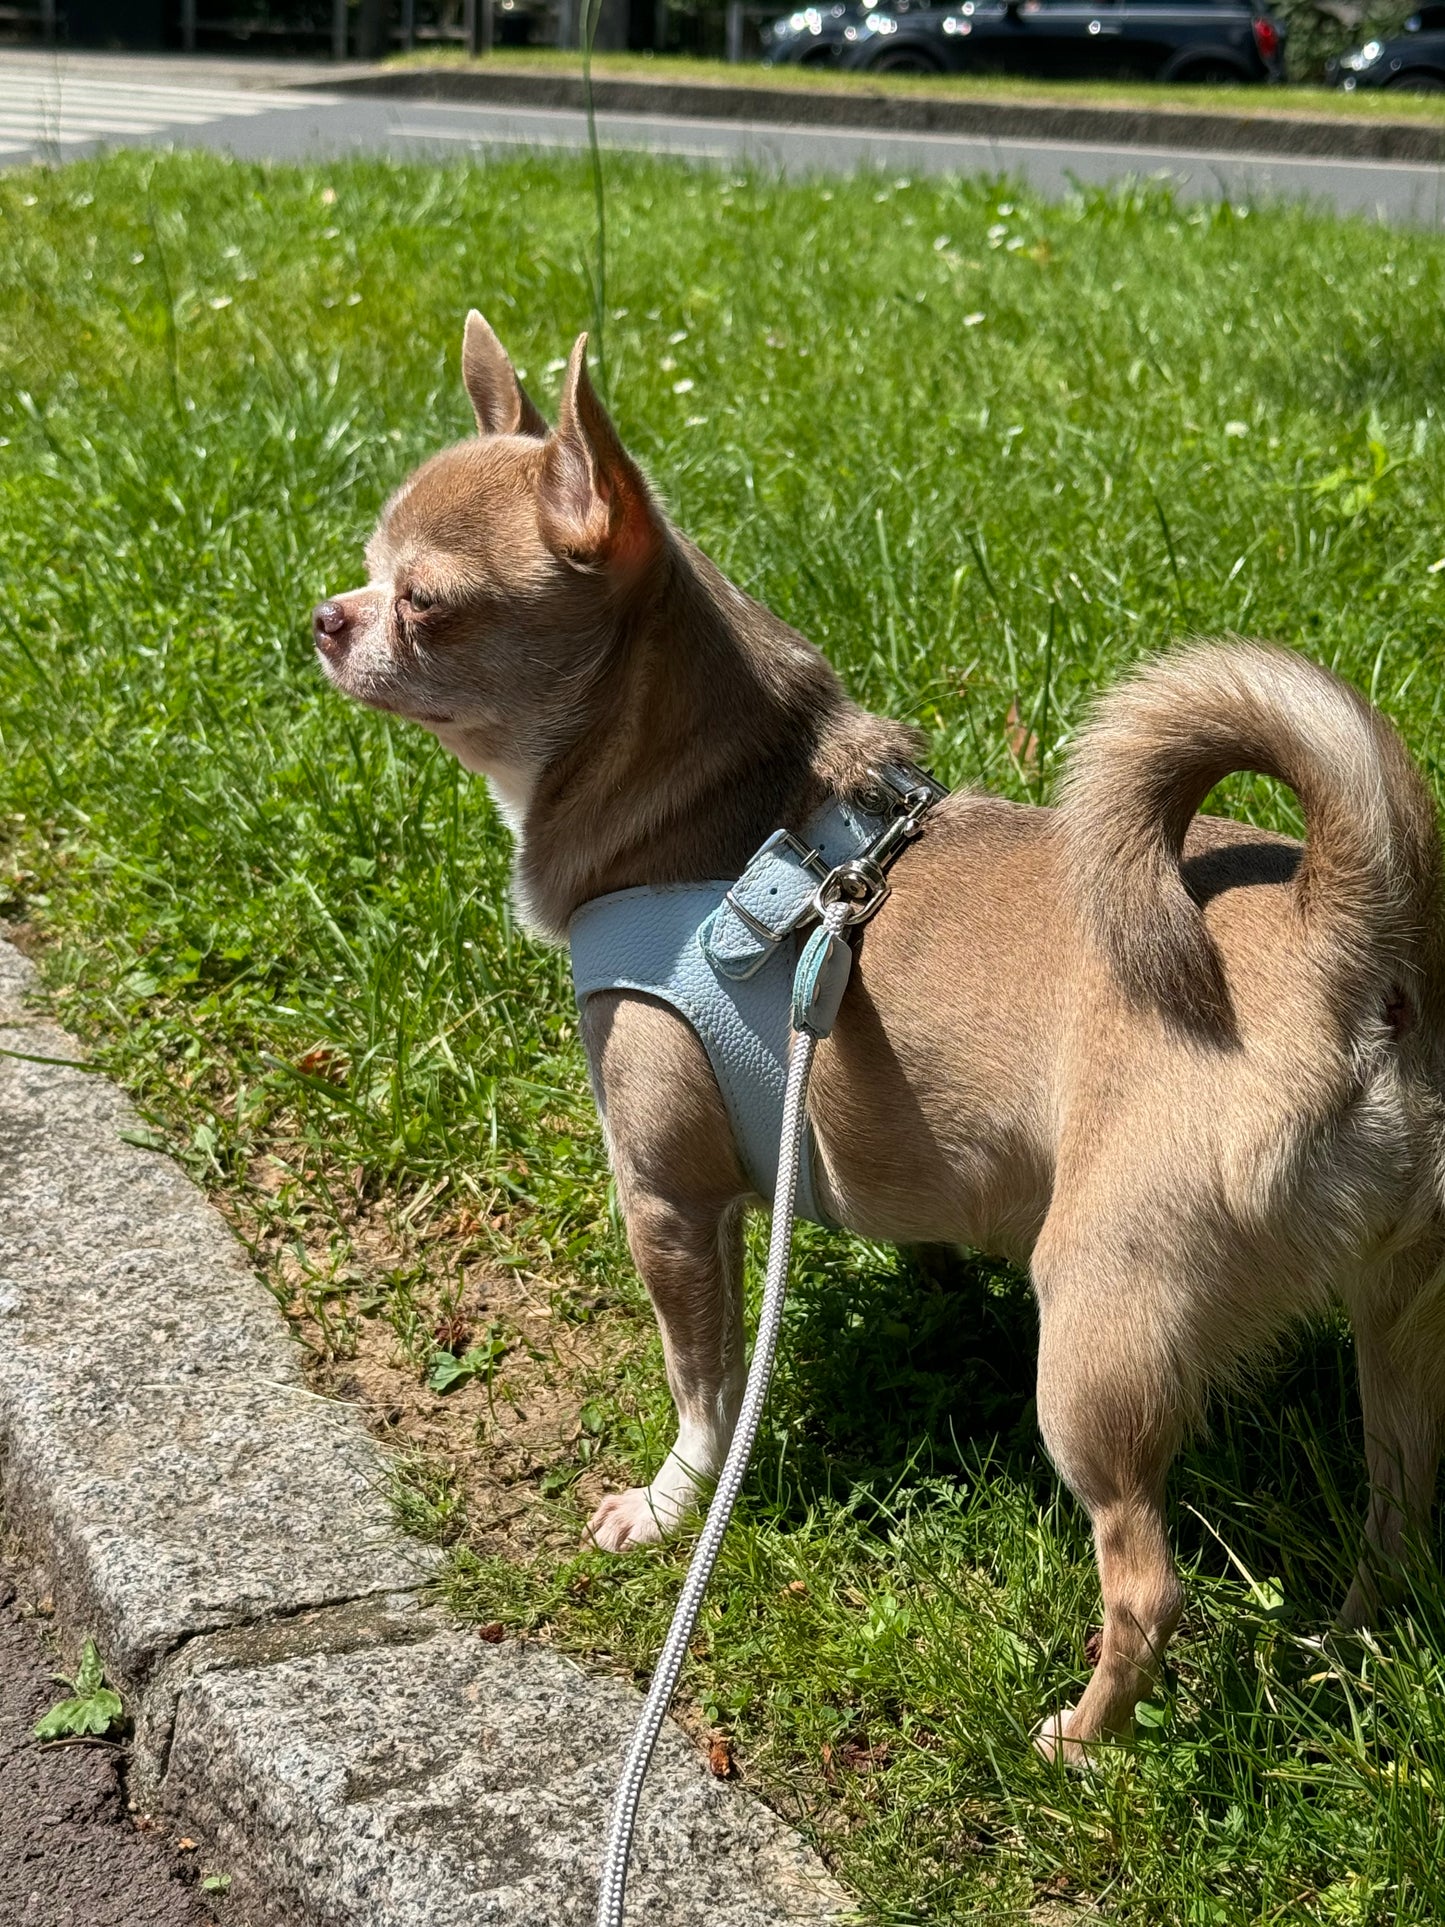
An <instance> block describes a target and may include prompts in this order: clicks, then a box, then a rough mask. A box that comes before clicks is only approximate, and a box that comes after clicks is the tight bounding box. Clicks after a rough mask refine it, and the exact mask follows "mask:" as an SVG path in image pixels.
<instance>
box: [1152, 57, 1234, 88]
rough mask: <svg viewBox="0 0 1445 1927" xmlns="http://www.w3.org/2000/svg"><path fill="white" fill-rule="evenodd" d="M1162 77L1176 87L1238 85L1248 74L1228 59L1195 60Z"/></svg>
mask: <svg viewBox="0 0 1445 1927" xmlns="http://www.w3.org/2000/svg"><path fill="white" fill-rule="evenodd" d="M1163 78H1165V79H1166V80H1168V81H1170V82H1171V83H1172V84H1173V85H1174V86H1176V87H1238V86H1240V85H1241V84H1242V83H1243V82H1244V81H1245V80H1246V79H1247V78H1248V75H1246V74H1244V73H1242V72H1241V71H1240V69H1239V68H1238V67H1236V66H1234V64H1233V63H1232V62H1231V61H1228V60H1196V61H1192V62H1191V63H1190V65H1189V66H1187V67H1181V68H1180V69H1179V70H1178V72H1177V73H1172V74H1166V75H1165V76H1163Z"/></svg>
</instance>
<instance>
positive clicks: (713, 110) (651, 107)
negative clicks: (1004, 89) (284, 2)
mask: <svg viewBox="0 0 1445 1927" xmlns="http://www.w3.org/2000/svg"><path fill="white" fill-rule="evenodd" d="M302 85H303V86H305V87H317V88H319V87H324V89H325V91H326V92H327V93H330V94H341V93H353V94H374V95H379V96H391V97H393V98H397V99H405V100H428V101H437V102H455V103H457V104H458V105H462V104H465V103H468V102H470V103H474V104H480V103H483V102H485V103H487V104H490V105H493V106H508V107H561V108H568V109H571V110H573V111H574V112H578V113H580V112H582V111H583V110H584V108H585V106H586V100H585V97H584V94H583V89H582V82H581V80H580V79H574V78H573V77H571V76H570V75H566V74H527V73H508V72H506V71H498V72H493V73H483V72H479V71H476V70H474V69H458V68H449V67H396V68H390V67H381V68H374V69H372V70H370V71H364V72H357V71H355V70H351V71H349V72H345V73H339V74H338V75H337V76H336V78H335V79H333V80H327V81H324V82H323V81H307V82H304V83H302ZM592 94H593V100H594V102H595V105H596V107H597V110H598V112H599V113H615V114H661V115H666V116H668V117H669V118H673V119H678V120H713V121H753V122H760V123H764V124H766V125H769V126H788V127H836V128H850V129H882V130H886V131H888V132H890V133H913V134H957V135H962V136H973V137H975V138H981V139H985V140H1000V141H1020V140H1047V141H1081V142H1086V143H1098V144H1099V145H1101V146H1110V147H1145V148H1160V147H1163V148H1175V149H1184V150H1188V151H1190V152H1198V151H1201V150H1202V151H1204V152H1210V153H1221V154H1251V155H1293V156H1296V157H1303V158H1325V159H1330V160H1381V161H1411V162H1416V163H1424V164H1426V165H1429V164H1432V163H1435V164H1439V163H1441V162H1445V124H1441V125H1436V126H1432V125H1430V124H1428V123H1425V122H1422V121H1376V120H1364V119H1360V120H1352V119H1350V118H1349V117H1348V116H1344V115H1342V116H1340V117H1339V118H1338V119H1335V118H1334V117H1332V116H1324V117H1321V118H1319V119H1315V120H1311V119H1308V118H1306V117H1305V116H1304V115H1292V114H1248V113H1241V114H1231V113H1226V112H1211V111H1209V110H1206V109H1198V108H1186V107H1177V108H1176V107H1159V108H1138V107H1108V106H1085V105H1075V104H1072V103H1068V104H1065V103H1059V104H1054V103H1052V102H1048V101H1024V100H977V99H973V100H969V99H963V98H950V97H949V96H946V95H942V94H913V93H909V94H884V93H877V94H869V93H861V92H860V93H852V92H848V93H844V92H843V91H841V90H839V91H837V92H833V91H826V92H825V91H824V90H823V89H821V88H819V89H804V88H801V87H772V86H769V87H762V86H756V87H749V86H740V85H730V84H729V83H727V82H722V81H667V80H615V79H609V78H608V77H607V76H605V75H601V74H598V75H594V77H593V81H592Z"/></svg>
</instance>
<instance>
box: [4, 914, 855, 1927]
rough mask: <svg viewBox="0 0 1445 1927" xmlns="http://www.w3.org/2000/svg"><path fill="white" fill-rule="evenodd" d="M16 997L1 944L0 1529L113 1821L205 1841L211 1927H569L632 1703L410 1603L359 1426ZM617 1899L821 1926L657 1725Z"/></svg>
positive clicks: (192, 1204)
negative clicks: (78, 1658) (105, 1753)
mask: <svg viewBox="0 0 1445 1927" xmlns="http://www.w3.org/2000/svg"><path fill="white" fill-rule="evenodd" d="M33 989H34V973H33V971H32V969H31V967H30V965H29V964H28V963H27V962H26V961H25V960H24V959H23V958H22V957H21V956H20V954H19V953H18V952H17V951H16V950H15V949H14V948H13V947H12V946H11V945H9V944H8V943H6V942H4V941H3V940H0V1516H3V1519H4V1523H5V1527H6V1530H7V1532H8V1534H9V1535H10V1536H11V1537H12V1538H14V1539H16V1540H18V1542H19V1550H20V1552H21V1555H22V1557H23V1558H24V1559H25V1560H26V1561H27V1562H28V1563H29V1564H30V1565H31V1567H32V1569H33V1570H34V1572H35V1574H36V1576H37V1578H38V1580H39V1582H40V1583H41V1584H42V1585H43V1586H44V1587H45V1588H46V1589H48V1591H49V1592H50V1594H51V1596H52V1599H53V1602H54V1608H55V1615H56V1625H57V1630H58V1631H59V1632H60V1633H61V1634H62V1636H63V1638H64V1640H65V1641H66V1642H68V1643H69V1645H71V1646H72V1647H73V1646H75V1645H78V1643H79V1640H80V1639H81V1638H82V1637H83V1636H84V1635H85V1634H93V1635H94V1636H95V1638H96V1639H97V1641H98V1643H99V1645H100V1648H101V1652H102V1655H103V1657H104V1659H105V1661H106V1664H107V1669H108V1671H109V1673H110V1675H111V1677H112V1679H113V1682H114V1683H115V1684H116V1685H117V1686H118V1687H120V1688H121V1690H122V1691H123V1693H124V1696H125V1699H126V1704H127V1709H128V1711H129V1713H130V1715H131V1717H132V1719H133V1722H134V1737H133V1743H132V1748H131V1774H130V1789H131V1795H132V1799H133V1801H135V1802H136V1803H137V1805H138V1806H139V1807H141V1809H142V1810H145V1811H149V1812H152V1813H159V1814H165V1815H167V1816H169V1817H171V1818H173V1819H175V1820H177V1821H179V1822H180V1823H181V1824H182V1826H183V1828H184V1830H185V1831H187V1832H190V1833H192V1834H194V1835H197V1836H199V1837H200V1838H201V1839H202V1841H203V1842H204V1844H205V1847H206V1849H207V1855H208V1864H209V1865H210V1866H211V1867H213V1868H218V1869H220V1870H222V1871H225V1872H227V1873H228V1874H230V1875H231V1877H232V1883H233V1884H232V1889H231V1892H230V1895H229V1897H228V1900H227V1905H226V1918H227V1919H228V1920H230V1921H232V1922H234V1923H236V1927H243V1924H244V1927H475V1924H476V1923H477V1922H480V1921H487V1922H490V1923H493V1927H590V1923H591V1922H592V1920H593V1918H594V1909H595V1905H596V1885H595V1883H596V1874H597V1868H598V1865H599V1863H600V1859H601V1848H602V1841H603V1837H604V1833H605V1827H606V1819H607V1814H608V1811H609V1807H610V1803H611V1796H612V1790H613V1786H614V1784H615V1781H616V1776H617V1772H618V1769H619V1767H620V1764H621V1760H622V1756H623V1753H624V1750H625V1747H626V1744H627V1742H628V1740H629V1738H630V1736H631V1731H632V1727H633V1724H634V1722H635V1720H636V1717H637V1713H638V1710H639V1708H640V1706H641V1700H640V1697H639V1695H638V1694H637V1693H636V1692H635V1691H634V1690H633V1688H632V1687H630V1686H628V1685H625V1684H624V1683H622V1682H620V1681H618V1680H614V1679H607V1678H599V1677H594V1676H590V1675H588V1674H586V1673H584V1672H583V1671H582V1670H581V1669H580V1668H578V1667H576V1666H575V1665H573V1664H572V1663H571V1662H570V1661H568V1660H567V1659H565V1658H564V1657H563V1656H562V1655H560V1654H558V1653H555V1652H553V1651H552V1650H551V1649H550V1648H549V1647H547V1646H546V1645H544V1644H539V1643H536V1642H527V1641H519V1640H504V1641H502V1642H500V1643H496V1644H492V1643H488V1642H484V1641H483V1640H481V1639H479V1638H478V1637H477V1635H476V1634H475V1632H472V1631H469V1630H467V1629H465V1628H463V1627H461V1626H460V1625H459V1624H458V1623H457V1622H456V1621H454V1620H450V1619H448V1618H447V1617H445V1616H444V1615H443V1614H442V1613H440V1612H439V1611H438V1610H437V1609H436V1608H435V1607H434V1606H433V1605H432V1604H431V1603H430V1601H429V1600H428V1597H427V1595H426V1592H425V1582H426V1580H427V1578H428V1576H429V1572H430V1570H431V1563H430V1556H429V1555H428V1553H427V1551H426V1549H425V1548H424V1547H421V1546H418V1545H416V1544H415V1543H414V1542H411V1541H408V1540H406V1539H405V1538H404V1537H403V1536H402V1535H401V1534H400V1532H399V1531H398V1530H397V1527H396V1525H395V1523H394V1520H393V1518H392V1514H391V1510H390V1507H389V1504H388V1501H387V1497H386V1486H387V1465H386V1461H385V1458H384V1455H383V1453H382V1451H381V1448H380V1447H379V1446H378V1445H377V1444H376V1442H375V1441H374V1440H373V1439H372V1438H371V1437H370V1435H369V1434H368V1433H367V1432H366V1430H365V1427H364V1425H363V1423H362V1419H361V1415H360V1413H359V1412H358V1411H357V1410H356V1409H354V1408H353V1407H350V1406H347V1405H345V1404H343V1403H340V1402H338V1401H335V1400H331V1399H327V1398H322V1397H319V1396H317V1395H316V1394H315V1393H313V1392H312V1391H310V1389H309V1388H308V1387H307V1385H306V1383H305V1379H304V1376H303V1374H302V1371H301V1367H300V1362H299V1350H298V1347H297V1346H296V1344H295V1343H294V1341H293V1340H292V1339H291V1337H290V1335H289V1333H288V1331H287V1329H286V1326H285V1323H284V1321H283V1319H282V1317H281V1313H280V1311H279V1309H278V1307H277V1306H276V1304H275V1302H274V1300H273V1299H272V1297H271V1295H270V1293H269V1292H268V1291H267V1290H266V1288H265V1286H264V1285H263V1284H262V1283H261V1281H260V1280H259V1279H258V1278H257V1276H256V1275H255V1273H254V1272H253V1270H252V1269H251V1267H250V1264H249V1263H248V1261H247V1259H246V1256H245V1254H244V1252H243V1251H242V1249H241V1247H240V1245H239V1244H238V1242H237V1240H236V1239H235V1237H234V1236H233V1234H232V1233H231V1231H230V1230H229V1228H228V1227H227V1226H226V1225H225V1223H224V1222H223V1220H222V1219H221V1217H220V1215H219V1213H218V1212H217V1211H216V1210H215V1208H214V1207H213V1206H212V1205H211V1204H210V1203H209V1202H208V1200H207V1199H206V1198H205V1197H204V1196H203V1195H202V1193H201V1192H200V1191H199V1190H198V1189H197V1188H196V1187H195V1186H194V1185H193V1184H192V1183H191V1181H190V1179H189V1178H188V1177H186V1175H185V1174H184V1172H183V1171H182V1170H181V1169H180V1168H179V1166H178V1165H176V1164H174V1163H172V1162H171V1160H170V1159H169V1158H168V1157H166V1156H164V1155H163V1154H161V1153H160V1152H158V1151H157V1150H156V1149H155V1148H153V1147H152V1144H151V1142H150V1141H149V1135H148V1133H147V1132H146V1131H145V1129H144V1127H143V1126H142V1124H141V1122H140V1120H139V1119H138V1118H137V1117H136V1115H135V1113H134V1111H133V1110H132V1109H131V1107H130V1105H129V1103H128V1102H127V1100H126V1099H125V1097H124V1096H123V1095H122V1093H121V1092H120V1091H118V1090H117V1089H116V1088H115V1087H114V1086H113V1085H111V1084H110V1083H109V1082H108V1081H107V1080H106V1079H105V1078H103V1077H101V1076H99V1075H96V1074H94V1073H92V1072H91V1071H89V1070H88V1069H87V1068H85V1067H84V1065H83V1062H82V1061H81V1059H82V1055H83V1054H82V1051H81V1049H80V1047H79V1046H78V1045H77V1044H76V1043H75V1041H74V1040H73V1039H72V1038H70V1037H68V1036H67V1035H66V1034H65V1033H64V1032H63V1031H61V1030H59V1029H58V1028H57V1027H56V1026H54V1025H53V1024H52V1023H50V1022H48V1021H47V1020H46V1019H45V1017H44V1016H43V1015H42V1014H40V1013H39V1012H38V1011H37V1010H36V1009H35V1008H34V1007H33V1001H32V992H33ZM630 1897H631V1902H632V1909H631V1917H633V1918H635V1919H636V1920H637V1921H638V1922H641V1921H647V1922H649V1923H652V1924H653V1927H704V1923H705V1924H706V1927H824V1923H825V1922H830V1921H837V1920H838V1919H839V1917H840V1914H843V1913H847V1912H850V1911H851V1909H850V1907H849V1903H848V1901H847V1898H846V1896H845V1895H844V1894H843V1893H842V1892H841V1890H840V1889H839V1888H838V1887H837V1886H836V1885H835V1884H834V1883H833V1882H832V1881H831V1880H830V1879H829V1877H828V1875H827V1874H826V1872H825V1871H824V1869H823V1867H822V1864H821V1862H820V1861H818V1859H817V1858H816V1857H815V1856H814V1855H813V1853H812V1852H811V1851H810V1850H809V1849H808V1848H807V1847H806V1846H805V1845H804V1843H803V1842H802V1840H801V1839H800V1838H799V1837H798V1836H797V1835H796V1834H795V1833H794V1832H793V1831H792V1830H791V1829H790V1828H789V1827H788V1826H786V1825H785V1824H784V1822H783V1821H782V1820H780V1819H779V1818H778V1817H777V1816H776V1815H775V1814H774V1813H772V1812H771V1811H770V1810H769V1809H768V1808H766V1807H764V1806H763V1805H762V1804H761V1803H760V1802H758V1801H757V1800H756V1799H754V1798H753V1797H752V1796H751V1795H749V1794H748V1793H746V1792H745V1791H744V1790H742V1789H740V1788H736V1787H730V1786H726V1785H723V1784H722V1783H720V1782H719V1781H717V1780H714V1779H712V1778H711V1777H710V1775H709V1774H708V1772H707V1770H706V1767H705V1765H704V1763H703V1762H702V1760H701V1759H700V1757H699V1755H698V1753H697V1751H696V1750H695V1749H694V1748H693V1747H692V1746H691V1745H690V1744H689V1742H688V1741H687V1740H686V1739H685V1738H684V1736H683V1734H682V1733H681V1731H680V1730H679V1729H678V1728H676V1727H669V1728H668V1730H667V1731H666V1732H665V1733H664V1735H663V1738H662V1742H661V1745H660V1747H659V1752H658V1757H657V1762H656V1765H655V1767H654V1770H653V1774H652V1778H651V1781H650V1782H649V1792H648V1797H647V1800H646V1801H645V1804H644V1810H643V1814H642V1823H641V1826H640V1828H639V1832H638V1837H637V1845H636V1850H635V1853H634V1859H633V1875H632V1881H631V1884H630Z"/></svg>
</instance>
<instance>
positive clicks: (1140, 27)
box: [838, 0, 1284, 82]
mask: <svg viewBox="0 0 1445 1927" xmlns="http://www.w3.org/2000/svg"><path fill="white" fill-rule="evenodd" d="M838 25H839V27H840V28H841V32H842V39H843V51H842V55H841V64H842V65H843V66H845V67H854V68H862V69H864V70H866V71H868V72H870V73H889V72H892V73H1010V74H1036V75H1039V76H1040V77H1042V78H1050V79H1066V78H1068V79H1105V80H1107V79H1115V78H1119V79H1136V80H1166V81H1173V80H1177V81H1241V82H1244V81H1256V82H1262V81H1270V80H1278V79H1280V78H1281V77H1282V74H1283V68H1284V61H1283V52H1284V29H1283V28H1282V27H1281V25H1280V24H1279V22H1278V21H1277V20H1275V19H1274V18H1273V17H1272V15H1270V14H1269V13H1268V12H1267V11H1266V9H1265V7H1264V6H1263V5H1257V4H1253V3H1252V0H958V4H957V5H954V6H924V7H911V8H909V10H908V11H907V12H906V13H904V12H899V11H895V10H893V9H892V8H889V9H886V10H884V9H877V10H874V11H870V12H867V13H860V14H859V15H857V16H855V17H850V18H848V19H846V20H840V21H839V22H838Z"/></svg>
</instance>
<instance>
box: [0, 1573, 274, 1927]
mask: <svg viewBox="0 0 1445 1927" xmlns="http://www.w3.org/2000/svg"><path fill="white" fill-rule="evenodd" d="M46 1632H47V1621H46V1619H45V1617H44V1616H43V1615H40V1614H37V1613H36V1612H34V1611H33V1610H27V1609H26V1607H25V1606H24V1604H23V1603H22V1600H21V1598H20V1596H19V1594H18V1593H17V1589H16V1586H15V1584H14V1578H13V1575H12V1573H11V1572H10V1571H9V1570H8V1569H7V1568H6V1567H5V1566H4V1565H3V1564H0V1921H4V1922H5V1923H6V1927H214V1923H215V1920H216V1918H217V1916H216V1915H215V1914H213V1913H212V1911H211V1910H210V1908H209V1906H207V1905H206V1904H205V1903H204V1902H203V1901H202V1900H201V1898H200V1896H199V1894H198V1893H197V1891H196V1882H197V1881H198V1880H199V1879H200V1877H201V1873H202V1865H201V1854H200V1851H199V1849H198V1848H196V1847H195V1846H194V1845H188V1846H186V1847H182V1846H181V1844H180V1839H179V1838H178V1837H176V1836H174V1835H172V1834H168V1833H167V1832H165V1831H164V1830H163V1829H161V1828H159V1827H157V1826H154V1825H152V1824H151V1823H150V1822H148V1821H146V1820H144V1819H143V1818H142V1817H140V1816H137V1815H135V1814H132V1813H131V1812H130V1810H129V1807H128V1805H127V1802H126V1794H125V1774H124V1766H125V1750H124V1748H122V1747H119V1746H109V1745H104V1744H90V1743H87V1744H69V1743H67V1744H64V1745H58V1746H41V1745H39V1744H38V1743H37V1742H36V1741H35V1740H34V1739H33V1738H32V1735H31V1729H32V1727H33V1726H34V1724H35V1722H36V1720H37V1719H39V1717H40V1715H41V1714H42V1713H43V1712H44V1711H45V1710H46V1708H47V1707H49V1706H51V1705H52V1704H53V1703H54V1702H55V1700H56V1699H57V1698H59V1697H60V1696H61V1695H62V1694H63V1693H64V1692H65V1690H66V1689H65V1688H64V1687H57V1686H56V1685H54V1684H53V1682H52V1681H51V1678H50V1675H51V1673H52V1672H53V1671H54V1670H55V1660H54V1658H53V1656H52V1655H51V1653H50V1652H49V1650H48V1642H47V1639H46ZM206 1871H208V1872H209V1871H210V1870H209V1868H207V1869H206ZM236 1927H241V1923H239V1922H237V1923H236Z"/></svg>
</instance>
